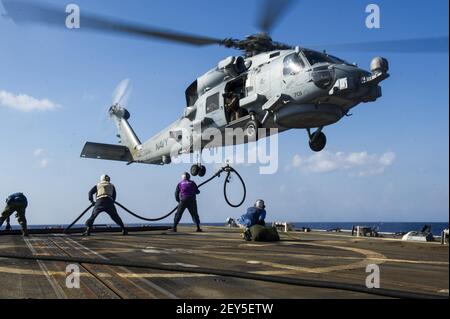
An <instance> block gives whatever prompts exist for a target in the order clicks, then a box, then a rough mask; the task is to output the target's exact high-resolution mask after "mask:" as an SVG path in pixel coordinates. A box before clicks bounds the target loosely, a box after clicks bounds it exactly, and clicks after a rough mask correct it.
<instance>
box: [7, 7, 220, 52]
mask: <svg viewBox="0 0 450 319" xmlns="http://www.w3.org/2000/svg"><path fill="white" fill-rule="evenodd" d="M0 1H2V3H3V6H4V8H5V10H6V15H7V16H8V17H11V18H12V19H13V20H14V21H15V22H17V23H32V24H44V25H49V26H54V27H60V28H61V29H63V28H65V27H66V18H67V16H68V15H69V14H68V13H66V10H65V7H56V6H51V5H48V4H43V3H40V4H37V3H35V2H34V3H31V2H29V1H24V0H0ZM80 11H81V13H80V30H83V29H89V30H92V31H101V32H109V33H119V34H128V35H134V36H140V37H144V38H156V39H160V40H167V41H173V42H180V43H184V44H190V45H195V46H205V45H210V44H221V43H222V40H220V39H214V38H210V37H203V36H197V35H191V34H186V33H181V32H177V31H171V30H164V29H159V28H155V27H149V26H144V25H140V24H136V23H130V22H124V21H119V20H116V19H113V18H105V17H100V16H96V15H93V14H88V13H84V11H83V10H80Z"/></svg>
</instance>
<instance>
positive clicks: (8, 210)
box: [0, 203, 27, 230]
mask: <svg viewBox="0 0 450 319" xmlns="http://www.w3.org/2000/svg"><path fill="white" fill-rule="evenodd" d="M26 208H27V205H25V204H23V203H10V204H8V205H6V207H5V209H4V210H3V212H2V214H1V215H0V227H2V226H3V223H4V222H5V220H7V219H8V217H9V216H11V215H12V214H14V212H16V218H17V222H18V223H19V225H20V226H22V229H23V230H27V219H26V218H25V211H26Z"/></svg>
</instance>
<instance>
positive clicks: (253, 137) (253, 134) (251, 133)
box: [244, 120, 261, 142]
mask: <svg viewBox="0 0 450 319" xmlns="http://www.w3.org/2000/svg"><path fill="white" fill-rule="evenodd" d="M260 127H261V124H260V123H259V122H258V121H257V120H251V121H249V122H248V123H247V125H245V129H244V133H245V138H246V139H247V141H249V142H252V141H257V140H258V130H259V128H260Z"/></svg>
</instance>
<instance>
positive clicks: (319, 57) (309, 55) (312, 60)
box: [302, 50, 347, 66]
mask: <svg viewBox="0 0 450 319" xmlns="http://www.w3.org/2000/svg"><path fill="white" fill-rule="evenodd" d="M302 52H303V54H304V55H305V57H306V59H307V60H308V62H309V64H311V66H313V65H315V64H319V63H331V64H347V62H345V61H344V60H341V59H339V58H336V57H334V56H332V55H328V54H326V53H320V52H316V51H311V50H303V51H302Z"/></svg>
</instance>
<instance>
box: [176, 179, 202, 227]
mask: <svg viewBox="0 0 450 319" xmlns="http://www.w3.org/2000/svg"><path fill="white" fill-rule="evenodd" d="M198 194H200V191H199V189H198V187H197V184H195V183H194V182H193V181H191V175H189V174H188V173H184V174H183V176H182V181H181V182H180V183H179V184H178V185H177V188H176V190H175V199H176V201H177V202H178V210H177V213H176V214H175V220H174V223H173V231H174V232H176V231H177V226H178V224H179V223H180V220H181V217H183V213H184V211H185V210H186V208H187V209H188V210H189V213H190V214H191V216H192V220H193V221H194V223H195V224H196V225H197V232H202V229H201V228H200V217H199V216H198V210H197V195H198Z"/></svg>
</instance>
